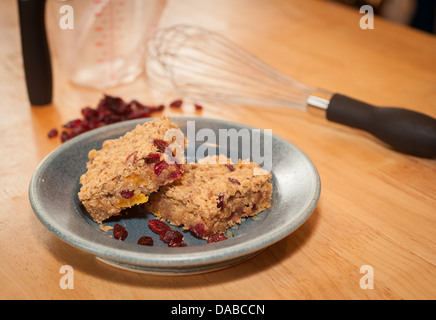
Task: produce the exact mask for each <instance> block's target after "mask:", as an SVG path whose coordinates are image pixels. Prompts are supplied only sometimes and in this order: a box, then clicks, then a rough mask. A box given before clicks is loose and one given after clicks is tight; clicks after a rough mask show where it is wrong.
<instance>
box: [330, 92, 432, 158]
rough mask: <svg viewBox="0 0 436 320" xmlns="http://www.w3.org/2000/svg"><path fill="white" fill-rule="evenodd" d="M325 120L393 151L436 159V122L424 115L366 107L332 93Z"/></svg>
mask: <svg viewBox="0 0 436 320" xmlns="http://www.w3.org/2000/svg"><path fill="white" fill-rule="evenodd" d="M327 119H328V120H330V121H334V122H337V123H341V124H345V125H347V126H350V127H354V128H357V129H361V130H365V131H367V132H369V133H371V134H373V135H374V136H376V137H377V138H379V139H380V140H382V141H384V142H386V143H387V144H389V145H390V146H392V147H393V148H394V149H395V150H397V151H400V152H403V153H407V154H411V155H414V156H418V157H425V158H435V157H436V119H434V118H432V117H430V116H427V115H425V114H422V113H419V112H415V111H411V110H406V109H401V108H390V107H376V106H372V105H370V104H367V103H364V102H361V101H358V100H355V99H352V98H349V97H346V96H343V95H340V94H334V95H333V97H332V98H331V100H330V103H329V105H328V108H327Z"/></svg>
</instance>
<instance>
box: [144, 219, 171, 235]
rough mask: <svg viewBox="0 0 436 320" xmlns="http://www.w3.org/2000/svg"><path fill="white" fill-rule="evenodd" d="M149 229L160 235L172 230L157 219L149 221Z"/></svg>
mask: <svg viewBox="0 0 436 320" xmlns="http://www.w3.org/2000/svg"><path fill="white" fill-rule="evenodd" d="M148 227H149V228H150V229H151V231H153V232H154V233H157V234H159V235H162V234H165V232H167V231H168V230H171V228H170V227H169V226H168V225H167V224H166V223H165V222H162V221H160V220H157V219H154V220H148Z"/></svg>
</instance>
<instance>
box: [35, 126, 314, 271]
mask: <svg viewBox="0 0 436 320" xmlns="http://www.w3.org/2000/svg"><path fill="white" fill-rule="evenodd" d="M152 119H153V118H149V119H139V120H131V121H126V122H121V123H117V124H113V125H109V126H105V127H102V128H99V129H95V130H92V131H90V132H87V133H84V134H81V135H79V136H77V137H75V138H73V139H71V140H69V141H67V142H65V143H64V144H62V145H61V146H59V147H58V148H56V149H55V150H54V151H53V152H51V153H50V154H49V155H48V156H47V157H46V158H45V159H44V160H43V161H42V162H41V163H40V165H39V166H38V168H37V169H36V171H35V173H34V174H33V176H32V179H31V181H30V185H29V199H30V203H31V206H32V208H33V211H34V212H35V214H36V215H37V217H38V218H39V220H40V221H41V222H42V223H43V224H44V225H45V226H46V227H47V228H48V230H50V231H51V232H53V233H54V234H55V235H56V236H58V237H59V238H61V239H62V240H64V241H66V242H67V243H69V244H70V245H72V246H74V247H77V248H79V249H82V250H84V251H86V252H88V253H90V254H93V255H95V256H96V257H97V258H98V259H99V260H101V261H103V262H105V263H108V264H110V265H112V266H115V267H118V268H122V269H127V270H130V271H136V272H143V273H150V274H163V275H184V274H194V273H201V272H208V271H212V270H217V269H221V268H224V267H229V266H232V265H234V264H237V263H239V262H241V261H244V260H246V259H248V258H250V257H252V256H253V255H255V254H256V253H258V252H260V251H261V250H262V249H265V248H267V247H268V246H270V245H272V244H274V243H275V242H277V241H279V240H281V239H283V238H284V237H286V236H288V235H289V234H291V233H292V232H293V231H294V230H296V229H297V228H298V227H299V226H301V225H302V224H303V223H304V222H305V221H306V220H307V219H308V218H309V216H310V215H311V213H312V211H313V210H314V208H315V206H316V204H317V202H318V199H319V196H320V189H321V184H320V178H319V175H318V171H317V170H316V168H315V166H314V165H313V163H312V161H311V160H310V159H309V158H308V157H307V156H306V155H305V154H304V153H303V152H302V151H301V150H300V149H299V148H297V147H296V146H295V145H293V144H292V143H290V142H288V141H286V140H284V139H282V138H280V137H278V136H276V135H274V134H272V139H271V142H272V145H271V148H270V149H268V148H267V151H268V150H269V151H268V154H266V155H265V154H264V155H263V156H265V159H267V157H268V155H269V153H270V152H271V153H272V154H271V156H272V166H271V168H270V171H271V173H272V176H273V178H272V183H273V198H272V205H271V207H270V208H269V209H267V210H265V211H263V212H261V213H260V214H259V215H258V216H257V218H254V219H252V218H247V219H245V221H243V222H242V223H241V224H240V225H238V227H237V228H230V229H229V232H228V233H227V235H228V236H229V238H228V239H227V240H224V241H220V242H216V243H211V244H207V243H206V241H204V240H200V239H197V238H195V237H194V236H193V235H192V234H191V233H190V232H189V231H184V230H182V229H181V228H179V229H178V230H179V231H180V232H182V233H183V236H184V242H185V243H186V244H187V246H186V247H179V248H172V247H168V246H167V245H166V244H165V243H163V242H162V241H160V240H159V236H158V235H156V234H153V232H151V230H150V229H149V228H148V225H147V221H148V220H149V219H154V216H153V215H152V214H151V213H147V212H144V211H143V210H142V209H141V208H132V209H131V210H129V211H128V214H124V215H122V216H119V217H117V218H112V219H110V220H108V221H107V222H104V223H103V224H104V225H106V226H108V225H109V226H113V225H115V224H116V223H118V224H121V225H122V226H124V227H125V228H126V229H127V231H128V237H127V238H126V239H125V240H124V241H120V240H116V239H114V238H113V236H112V231H111V230H110V231H107V232H104V231H102V230H101V229H100V227H99V225H98V224H96V223H95V222H93V221H92V219H90V217H89V216H88V214H87V212H86V209H85V208H84V207H83V206H82V204H81V203H80V201H79V199H78V196H77V193H78V192H79V189H80V183H79V179H80V176H81V175H82V174H83V173H85V171H86V163H87V161H88V152H89V151H90V150H91V149H100V148H101V145H102V143H103V141H105V140H106V139H114V138H117V137H119V136H121V135H123V134H124V133H126V132H127V131H130V130H132V129H134V128H135V127H136V125H137V124H138V123H144V122H145V121H150V120H152ZM172 120H173V121H174V122H175V123H177V125H178V126H179V127H180V129H181V131H182V132H183V133H184V134H185V136H186V134H187V123H188V121H194V122H190V124H195V135H194V137H195V139H194V140H195V141H192V140H191V141H189V143H190V144H195V150H197V148H198V147H199V146H202V149H201V150H202V152H201V153H202V156H205V155H207V153H204V152H203V151H204V150H205V149H208V150H209V152H211V150H213V149H214V147H216V150H219V149H218V147H219V144H220V142H221V141H219V139H218V138H219V130H220V129H221V131H222V130H224V132H226V131H225V130H230V129H235V130H236V132H237V133H242V131H241V129H243V131H244V132H249V138H250V139H252V140H250V141H251V142H253V141H255V137H254V135H253V132H255V131H256V134H258V133H260V140H256V141H257V142H259V141H260V143H261V144H262V145H263V146H265V143H266V142H267V141H268V139H264V138H265V135H267V134H268V133H266V132H267V131H264V130H259V129H256V128H253V127H249V126H245V125H242V124H238V123H232V122H229V121H223V120H217V119H205V118H197V117H174V118H172ZM202 129H208V130H203V131H200V130H202ZM199 131H200V133H205V132H206V133H212V134H213V133H214V134H215V135H216V137H217V140H218V141H216V144H213V143H211V141H205V140H206V139H204V137H203V138H202V137H201V135H198V134H197V133H198V132H199ZM234 132H235V131H234ZM191 133H192V132H191ZM241 136H242V135H241ZM191 137H192V136H191ZM196 140H199V141H196ZM212 142H213V141H212ZM221 143H222V144H223V142H221ZM243 143H247V141H245V142H244V141H243V139H239V140H238V142H237V143H235V141H233V143H226V144H227V151H228V154H227V156H231V155H235V154H238V157H241V156H242V153H241V152H242V151H241V150H242V149H243ZM266 145H267V144H266ZM205 146H206V147H205ZM211 146H212V148H211ZM245 147H246V145H245ZM249 149H250V150H253V148H249ZM261 150H263V149H261ZM221 151H222V150H221ZM218 152H219V151H217V153H218ZM233 152H236V153H233ZM191 153H192V152H191ZM203 154H204V155H203ZM186 155H187V161H188V162H193V161H195V159H193V158H192V157H191V158H190V155H189V154H188V152H187V154H186ZM193 155H194V157H195V156H196V157H197V158H201V156H200V155H199V154H198V153H197V154H195V153H193ZM251 160H253V159H251ZM266 162H267V161H265V163H266ZM265 163H264V164H263V166H264V168H266V164H265ZM259 164H260V165H262V164H261V163H259ZM142 236H151V237H152V238H153V241H154V246H143V245H138V244H137V241H138V239H139V238H140V237H142Z"/></svg>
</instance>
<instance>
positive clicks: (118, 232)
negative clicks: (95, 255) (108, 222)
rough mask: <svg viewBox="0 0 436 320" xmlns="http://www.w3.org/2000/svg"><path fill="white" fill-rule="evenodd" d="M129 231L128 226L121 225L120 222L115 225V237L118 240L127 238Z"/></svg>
mask: <svg viewBox="0 0 436 320" xmlns="http://www.w3.org/2000/svg"><path fill="white" fill-rule="evenodd" d="M127 235H128V232H127V230H126V228H124V227H123V226H121V225H119V224H118V223H117V224H116V225H115V226H114V238H115V239H117V240H121V241H124V240H125V239H126V238H127Z"/></svg>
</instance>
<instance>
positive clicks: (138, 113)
mask: <svg viewBox="0 0 436 320" xmlns="http://www.w3.org/2000/svg"><path fill="white" fill-rule="evenodd" d="M150 116H151V113H150V112H147V111H145V110H133V111H132V112H130V113H129V114H127V116H126V120H132V119H140V118H148V117H150Z"/></svg>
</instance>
